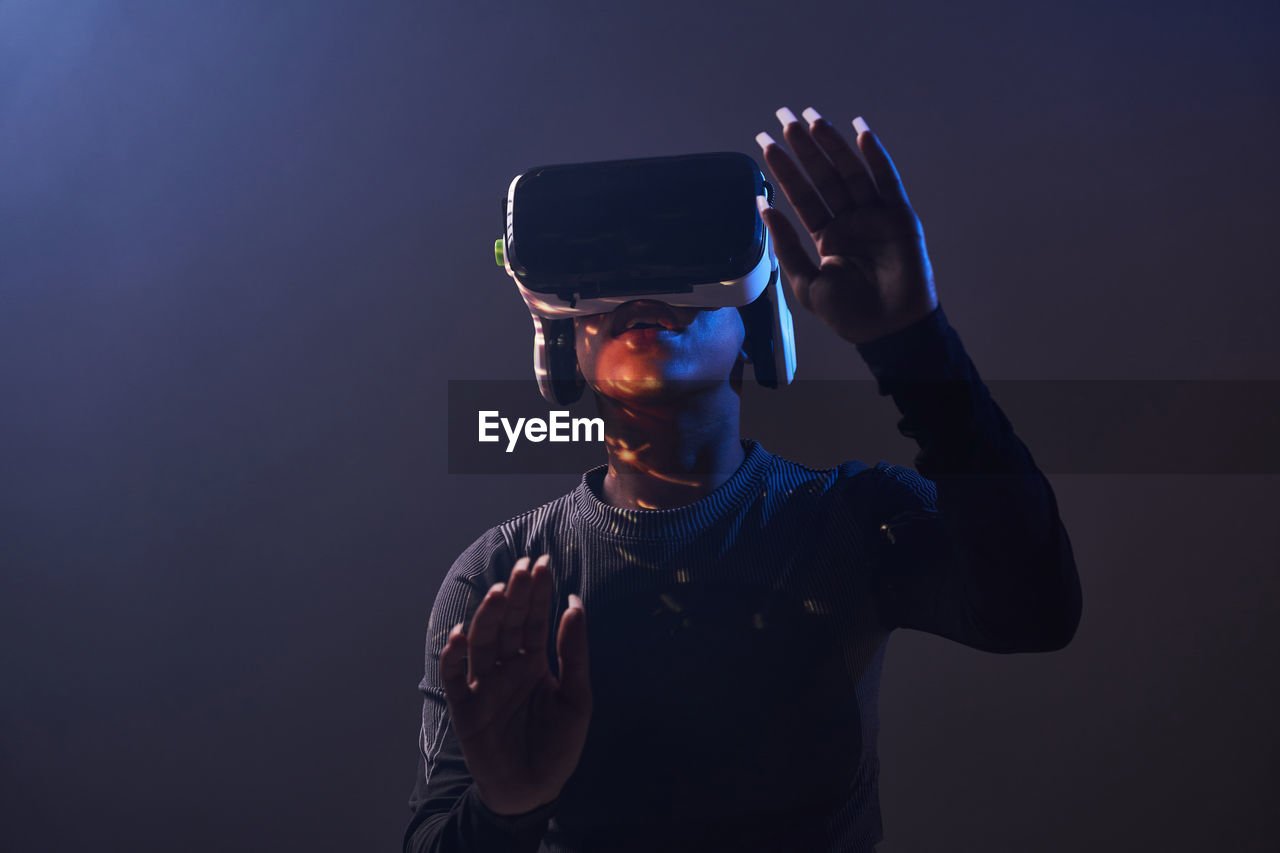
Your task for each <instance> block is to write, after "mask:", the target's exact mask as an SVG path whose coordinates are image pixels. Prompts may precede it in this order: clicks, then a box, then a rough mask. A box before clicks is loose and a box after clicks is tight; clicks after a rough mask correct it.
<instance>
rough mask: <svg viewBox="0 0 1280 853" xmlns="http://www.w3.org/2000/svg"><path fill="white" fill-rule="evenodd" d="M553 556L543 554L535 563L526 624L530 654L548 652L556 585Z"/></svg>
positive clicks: (525, 639) (526, 646)
mask: <svg viewBox="0 0 1280 853" xmlns="http://www.w3.org/2000/svg"><path fill="white" fill-rule="evenodd" d="M550 562H551V555H550V554H543V555H542V556H541V557H539V558H538V559H537V560H536V561H534V564H533V568H532V569H531V571H530V575H529V580H530V581H531V584H532V591H531V593H530V595H529V617H528V618H527V619H526V620H525V623H524V647H525V649H527V650H528V651H529V652H540V653H541V654H543V655H545V654H546V652H547V631H548V629H549V626H550V624H551V596H552V593H553V586H554V584H553V583H552V581H551V567H550Z"/></svg>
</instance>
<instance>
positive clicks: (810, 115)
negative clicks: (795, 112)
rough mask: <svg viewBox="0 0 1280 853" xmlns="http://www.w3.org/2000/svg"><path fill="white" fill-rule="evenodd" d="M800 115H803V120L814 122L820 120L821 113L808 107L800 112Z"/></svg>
mask: <svg viewBox="0 0 1280 853" xmlns="http://www.w3.org/2000/svg"><path fill="white" fill-rule="evenodd" d="M800 115H802V116H804V120H805V121H807V122H809V123H810V124H813V123H814V122H818V121H822V114H821V113H819V112H818V111H817V110H815V109H814V108H813V107H809V108H808V109H807V110H805V111H804V112H802V113H800Z"/></svg>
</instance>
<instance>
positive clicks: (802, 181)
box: [756, 131, 831, 234]
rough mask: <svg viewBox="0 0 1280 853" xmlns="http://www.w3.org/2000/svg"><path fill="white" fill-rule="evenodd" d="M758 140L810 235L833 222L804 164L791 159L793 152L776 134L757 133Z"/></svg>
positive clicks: (767, 160) (772, 170) (771, 170)
mask: <svg viewBox="0 0 1280 853" xmlns="http://www.w3.org/2000/svg"><path fill="white" fill-rule="evenodd" d="M756 142H757V143H759V145H760V150H761V151H762V152H763V153H764V162H765V164H766V165H768V167H769V171H770V172H772V173H773V176H774V178H775V179H776V180H777V182H778V184H779V186H781V187H782V192H783V194H784V195H786V197H787V201H789V202H791V206H792V207H793V208H795V211H796V214H797V215H798V216H799V217H800V222H801V224H803V225H804V227H805V228H806V229H808V231H809V233H810V234H813V233H816V232H818V231H821V230H822V227H823V226H824V225H826V224H827V223H828V222H830V221H831V211H829V210H828V209H827V205H826V202H824V201H823V200H822V197H821V196H819V195H818V193H817V192H816V191H815V190H814V188H813V186H812V185H811V184H810V183H809V179H808V178H806V177H805V176H804V174H803V173H802V172H801V171H800V167H799V166H797V165H796V164H795V161H794V160H792V159H791V155H790V154H788V153H787V152H786V151H783V150H782V146H781V145H779V144H778V143H777V142H776V141H775V140H774V138H773V137H772V136H770V135H769V134H767V133H765V132H764V131H761V132H760V133H757V134H756Z"/></svg>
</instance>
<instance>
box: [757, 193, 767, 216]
mask: <svg viewBox="0 0 1280 853" xmlns="http://www.w3.org/2000/svg"><path fill="white" fill-rule="evenodd" d="M768 209H769V199H767V198H765V197H764V196H762V195H758V196H756V210H758V211H760V212H761V213H764V212H765V211H766V210H768Z"/></svg>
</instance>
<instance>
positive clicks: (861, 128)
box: [853, 116, 871, 134]
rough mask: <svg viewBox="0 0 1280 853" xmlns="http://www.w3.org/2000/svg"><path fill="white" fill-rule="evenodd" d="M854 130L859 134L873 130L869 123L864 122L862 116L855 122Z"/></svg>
mask: <svg viewBox="0 0 1280 853" xmlns="http://www.w3.org/2000/svg"><path fill="white" fill-rule="evenodd" d="M853 129H854V130H856V131H858V133H859V134H862V133H866V132H867V131H869V130H871V128H869V127H867V123H866V122H865V121H863V120H862V116H858V117H857V118H855V119H854V120H853Z"/></svg>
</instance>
